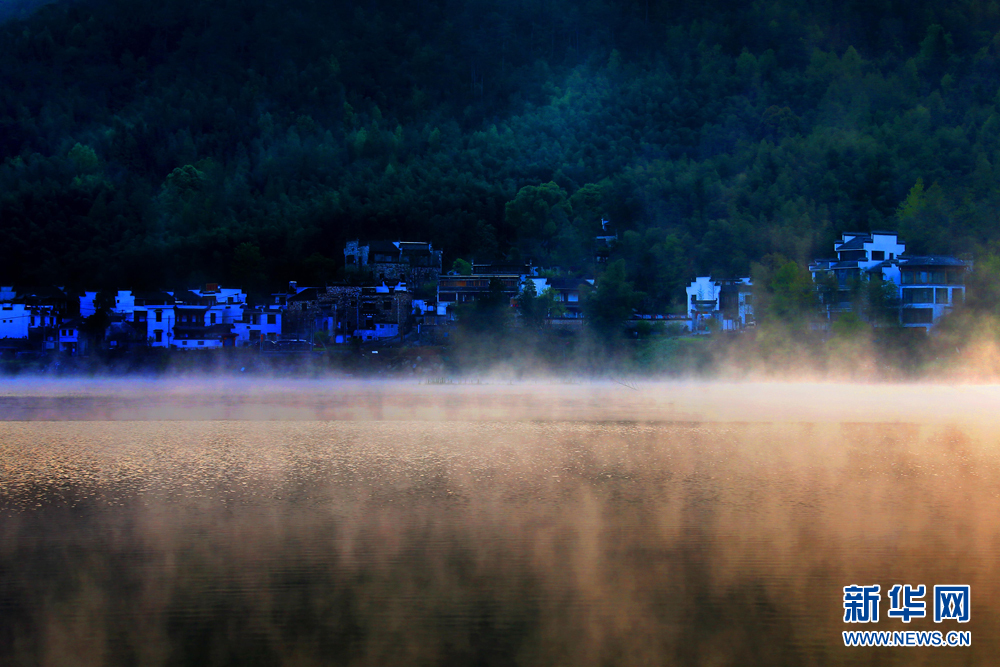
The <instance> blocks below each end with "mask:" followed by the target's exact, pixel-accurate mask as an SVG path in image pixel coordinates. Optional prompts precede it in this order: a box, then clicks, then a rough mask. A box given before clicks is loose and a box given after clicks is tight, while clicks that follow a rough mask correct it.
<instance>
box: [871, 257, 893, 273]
mask: <svg viewBox="0 0 1000 667" xmlns="http://www.w3.org/2000/svg"><path fill="white" fill-rule="evenodd" d="M895 263H896V262H895V260H889V259H887V260H885V261H884V262H879V263H878V264H876V265H875V266H871V267H869V268H867V269H865V270H866V271H867V272H868V273H879V272H881V271H882V269H884V268H886V267H888V266H892V265H893V264H895Z"/></svg>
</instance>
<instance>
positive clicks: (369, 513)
mask: <svg viewBox="0 0 1000 667" xmlns="http://www.w3.org/2000/svg"><path fill="white" fill-rule="evenodd" d="M998 406H1000V388H997V387H994V386H964V387H946V386H935V385H905V386H904V385H900V386H893V385H844V384H841V385H838V384H823V383H773V384H767V383H708V382H704V383H695V382H690V383H685V382H677V383H640V384H632V383H628V382H624V383H614V382H608V383H588V382H579V383H565V384H556V383H547V384H546V383H538V384H518V385H504V384H465V385H417V384H402V383H398V384H391V383H383V384H369V383H363V382H357V381H355V382H333V381H328V382H324V381H309V382H305V381H304V382H294V381H288V380H281V381H278V380H275V381H270V382H265V381H263V380H260V379H256V380H252V379H245V378H235V379H232V378H230V379H225V378H224V379H214V380H204V379H203V380H199V379H193V380H187V381H181V380H170V381H166V380H164V381H136V382H128V381H124V380H118V381H115V380H109V381H96V380H95V381H85V380H75V381H59V382H49V381H43V380H26V381H17V382H10V381H8V382H6V383H5V384H4V386H3V387H2V388H0V419H2V420H3V421H0V664H3V665H69V664H72V665H277V664H282V665H341V664H343V665H511V664H517V665H993V664H996V659H995V657H994V656H996V655H998V654H1000V619H998V615H997V611H998V607H1000V604H998V602H997V601H998V600H1000V597H998V595H997V593H998V587H1000V578H998V576H997V570H998V562H1000V558H998V557H1000V521H998V518H997V517H1000V425H998V424H997V421H998V419H1000V410H997V407H998ZM874 584H878V585H880V586H881V615H880V619H879V621H878V623H870V624H854V623H852V624H847V623H844V616H845V605H844V591H843V588H844V587H845V586H850V585H866V586H867V585H874ZM895 584H911V585H913V586H917V585H921V584H923V585H925V586H926V587H927V591H928V593H927V595H926V596H925V597H924V598H923V599H924V600H925V601H926V602H927V610H928V614H927V617H925V618H915V619H913V620H912V621H911V622H909V623H903V622H902V620H900V619H898V618H890V617H888V615H887V612H888V610H889V609H890V600H889V598H888V596H887V592H888V591H889V589H890V587H891V586H893V585H895ZM958 584H961V585H969V586H970V587H971V614H970V616H971V618H970V620H969V622H967V623H961V624H959V623H958V622H957V621H956V620H953V619H946V620H943V621H942V622H940V623H935V622H934V620H933V618H931V616H932V615H933V614H932V613H930V610H931V609H932V607H933V601H934V600H933V598H934V596H933V594H932V593H931V591H932V589H933V586H934V585H958ZM845 630H847V631H853V630H886V631H899V632H903V631H933V630H939V631H942V632H948V631H953V630H954V631H962V632H968V633H969V636H971V639H972V645H971V646H970V647H937V648H930V647H922V648H916V647H892V648H889V647H879V648H857V647H852V648H847V647H845V646H844V640H843V636H842V632H843V631H845Z"/></svg>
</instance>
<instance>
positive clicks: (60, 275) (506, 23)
mask: <svg viewBox="0 0 1000 667" xmlns="http://www.w3.org/2000/svg"><path fill="white" fill-rule="evenodd" d="M998 30H1000V6H998V4H997V3H996V2H981V1H979V0H960V1H957V2H956V1H952V2H945V1H944V0H925V1H923V2H920V1H917V2H905V3H904V2H901V1H896V0H881V1H876V2H844V3H841V2H836V3H835V2H816V3H809V4H808V6H803V3H798V2H792V0H775V1H772V2H764V1H762V2H756V3H753V4H752V5H749V4H747V3H737V2H721V1H716V0H708V1H707V2H701V3H682V2H664V1H662V0H635V1H632V2H611V1H610V0H591V1H589V2H586V3H579V2H570V1H568V0H533V1H530V2H525V1H518V0H474V1H461V2H460V1H458V0H427V1H422V2H412V1H407V2H402V1H399V0H371V1H368V2H358V3H349V2H326V1H322V0H282V1H280V2H278V1H276V0H215V1H206V0H79V1H77V2H68V3H55V4H51V5H46V6H43V7H42V8H41V9H39V10H38V11H36V12H35V13H33V14H31V15H30V16H29V18H27V19H18V18H12V19H8V20H6V21H5V22H4V23H2V24H0V81H2V87H0V165H2V166H0V234H2V236H0V238H2V243H0V274H2V275H0V278H2V279H3V280H4V281H5V282H6V281H17V282H22V283H30V282H35V283H39V282H45V283H67V284H70V285H82V284H87V285H94V286H102V285H111V284H118V285H124V284H128V285H132V286H133V287H136V288H140V287H153V286H159V285H167V284H176V283H178V282H182V281H189V282H193V281H204V280H215V281H241V282H244V283H245V282H249V281H253V280H254V279H255V277H257V276H263V277H264V280H265V281H268V280H270V281H272V282H278V281H281V280H287V279H292V278H294V279H298V280H299V281H300V282H311V281H320V280H324V279H328V278H330V277H332V276H334V275H335V274H336V271H337V269H338V267H339V264H340V263H341V262H342V254H341V249H342V247H343V242H344V240H345V239H347V238H350V237H356V236H362V237H369V238H375V237H381V238H395V237H406V238H411V239H421V240H430V241H432V242H434V243H435V245H438V246H440V247H443V248H444V249H445V251H446V263H448V264H450V262H451V260H452V259H454V258H455V257H458V256H462V257H466V258H470V257H474V258H475V259H477V260H486V259H491V258H499V257H509V258H518V257H520V258H525V257H530V258H531V259H533V260H534V261H535V262H536V263H537V264H542V265H549V266H559V267H562V268H563V269H565V270H567V271H572V270H580V271H589V270H591V269H589V262H590V260H591V252H590V250H591V248H590V241H591V239H592V237H593V236H594V235H595V234H596V233H597V232H598V231H599V230H600V219H601V217H602V216H604V217H606V218H610V219H611V220H612V221H613V223H614V224H615V225H616V228H617V231H618V232H619V234H620V237H621V243H620V244H619V245H618V247H617V248H616V250H615V253H616V256H618V257H622V258H624V259H626V260H627V266H628V270H629V271H630V275H629V278H630V279H632V280H636V281H639V283H640V285H641V289H642V290H643V291H644V292H645V294H646V295H647V297H648V299H649V300H650V302H651V303H652V304H655V305H657V306H663V307H667V306H669V305H671V302H676V301H677V300H679V299H681V298H682V296H683V290H682V288H681V285H682V284H683V283H684V282H686V281H687V280H689V279H690V278H691V277H692V276H693V275H695V273H705V272H708V271H712V272H713V273H714V274H715V275H719V276H722V275H737V274H746V273H747V272H748V271H749V265H750V263H751V262H752V261H757V260H759V259H760V258H762V257H764V256H765V255H768V254H771V253H781V254H783V255H785V256H786V257H790V258H793V259H798V260H806V259H808V258H809V257H811V256H813V255H814V254H819V255H828V254H830V251H831V243H832V241H833V239H834V237H835V236H836V235H837V234H839V233H840V232H841V231H844V230H862V231H863V230H869V229H885V228H889V229H898V230H900V231H901V232H902V233H903V235H904V237H905V238H906V240H907V241H908V243H909V248H910V249H911V250H912V251H916V252H921V251H935V252H947V253H962V252H983V251H985V250H987V249H989V248H991V247H992V244H994V243H996V242H997V241H998V240H1000V187H998V185H997V183H998V176H1000V113H998V104H1000V96H998V82H1000V34H998Z"/></svg>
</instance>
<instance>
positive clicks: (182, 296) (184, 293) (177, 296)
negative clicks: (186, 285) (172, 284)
mask: <svg viewBox="0 0 1000 667" xmlns="http://www.w3.org/2000/svg"><path fill="white" fill-rule="evenodd" d="M174 301H179V302H180V303H184V304H197V305H201V297H200V296H198V295H197V294H195V293H194V292H192V291H191V290H189V289H184V290H177V291H176V292H174Z"/></svg>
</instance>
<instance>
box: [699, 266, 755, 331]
mask: <svg viewBox="0 0 1000 667" xmlns="http://www.w3.org/2000/svg"><path fill="white" fill-rule="evenodd" d="M685 294H686V295H687V301H686V303H687V314H688V330H689V331H691V332H693V333H708V332H709V331H710V330H711V327H712V326H713V325H712V322H713V321H714V322H716V323H717V326H718V327H719V328H720V329H721V330H723V331H738V330H740V329H744V328H746V327H752V326H754V325H755V323H756V320H755V319H754V306H753V283H752V282H751V281H750V278H737V279H734V280H716V279H714V278H712V277H710V276H699V277H697V278H695V279H694V281H692V282H691V284H690V285H688V286H687V289H686V290H685Z"/></svg>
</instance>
